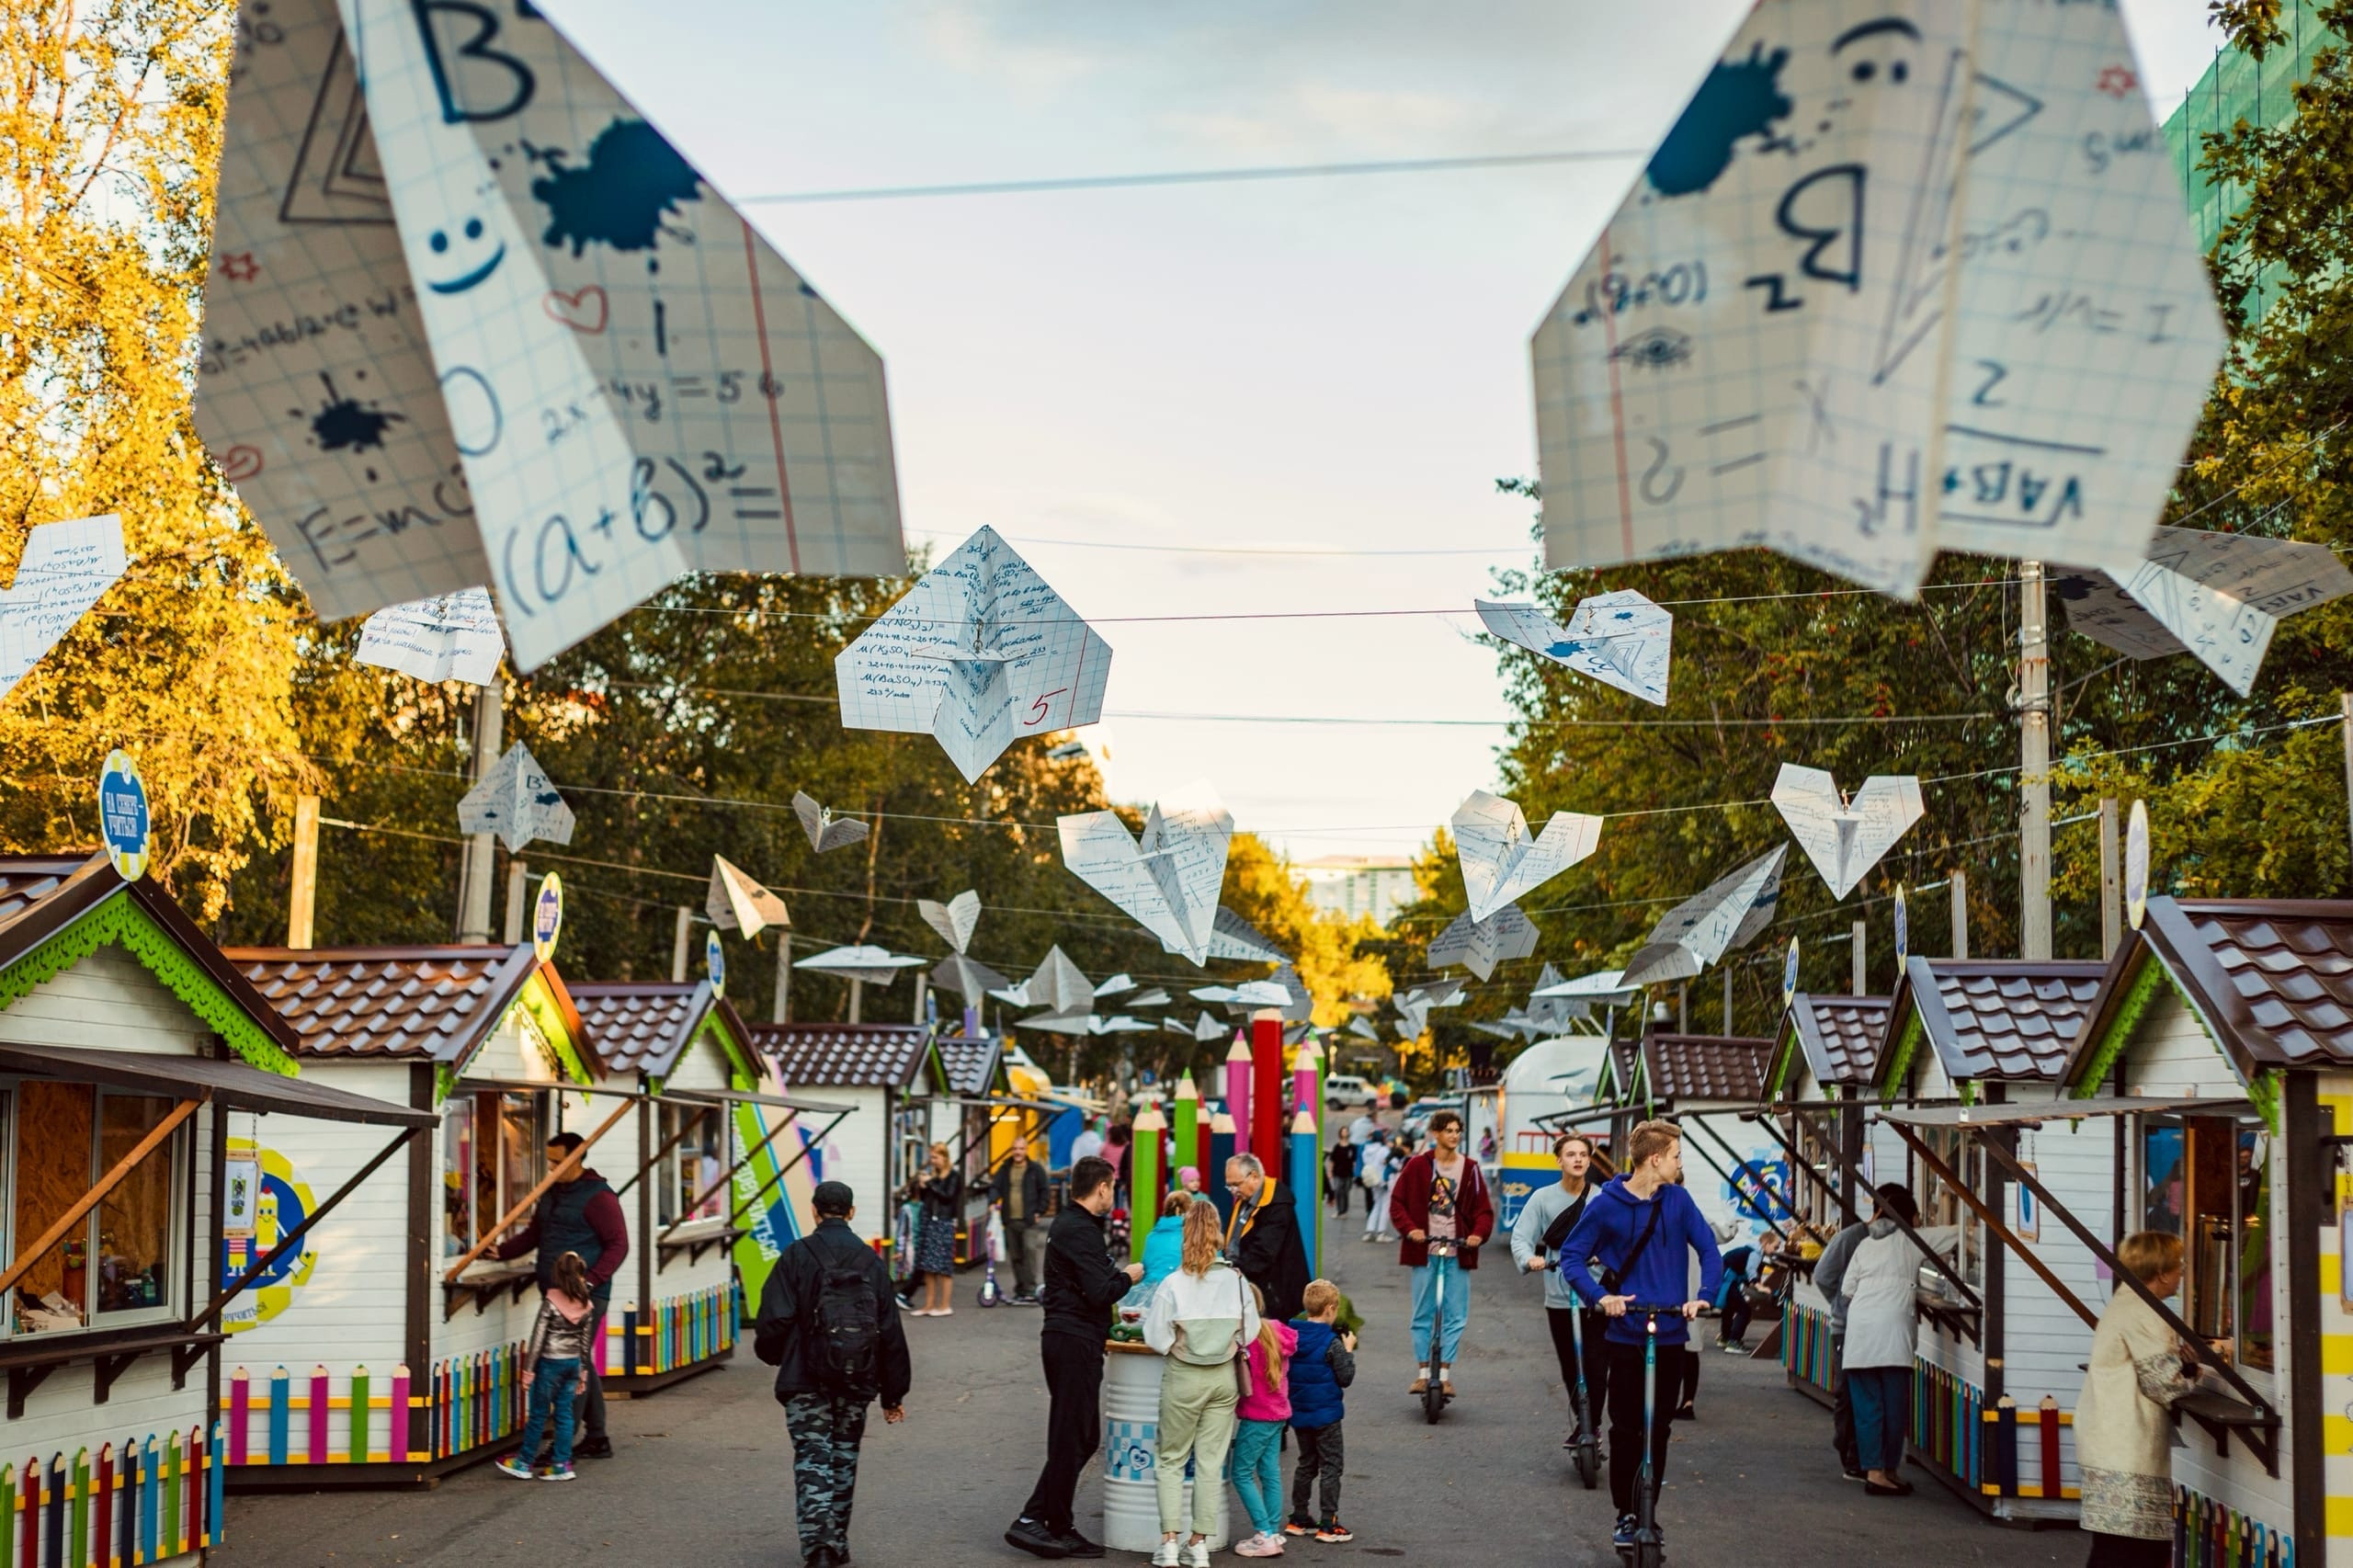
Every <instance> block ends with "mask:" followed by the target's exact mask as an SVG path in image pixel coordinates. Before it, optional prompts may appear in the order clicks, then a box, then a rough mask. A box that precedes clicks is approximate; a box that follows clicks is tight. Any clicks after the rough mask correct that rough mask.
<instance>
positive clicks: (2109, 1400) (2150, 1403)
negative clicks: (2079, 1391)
mask: <svg viewBox="0 0 2353 1568" xmlns="http://www.w3.org/2000/svg"><path fill="white" fill-rule="evenodd" d="M2116 1261H2117V1262H2119V1263H2120V1264H2122V1265H2123V1266H2124V1267H2127V1268H2129V1269H2131V1271H2132V1272H2133V1274H2134V1275H2135V1276H2136V1277H2138V1278H2140V1280H2141V1281H2142V1283H2143V1284H2145V1285H2147V1286H2148V1288H2149V1294H2151V1295H2152V1296H2154V1297H2156V1298H2157V1300H2159V1301H2164V1300H2165V1298H2166V1297H2167V1296H2170V1295H2172V1294H2173V1293H2174V1292H2175V1291H2176V1290H2179V1289H2180V1288H2181V1238H2180V1237H2179V1236H2177V1235H2171V1234H2168V1233H2165V1232H2164V1231H2135V1232H2133V1233H2131V1235H2129V1236H2127V1237H2125V1238H2124V1240H2123V1242H2122V1243H2121V1244H2119V1245H2118V1247H2117V1249H2116ZM2198 1378H2199V1369H2198V1367H2197V1365H2196V1364H2195V1363H2194V1362H2193V1363H2188V1364H2185V1362H2184V1359H2183V1357H2182V1347H2181V1344H2180V1342H2179V1341H2178V1340H2177V1339H2176V1338H2175V1337H2174V1332H2173V1330H2172V1329H2170V1328H2168V1327H2166V1326H2165V1320H2164V1319H2163V1318H2161V1317H2159V1316H2157V1314H2156V1313H2155V1312H2154V1311H2152V1310H2151V1309H2150V1307H2149V1303H2148V1302H2146V1301H2143V1300H2142V1299H2141V1298H2140V1296H2139V1294H2138V1293H2136V1292H2134V1291H2132V1290H2118V1291H2117V1292H2116V1294H2115V1295H2114V1296H2112V1297H2110V1298H2109V1303H2108V1310H2107V1311H2106V1312H2102V1313H2100V1314H2099V1327H2098V1329H2097V1330H2096V1331H2095V1332H2094V1333H2093V1335H2092V1357H2091V1368H2090V1370H2089V1372H2088V1373H2086V1376H2085V1378H2084V1392H2083V1397H2082V1398H2081V1399H2079V1400H2077V1401H2076V1402H2075V1462H2076V1463H2077V1464H2078V1465H2080V1466H2081V1467H2082V1468H2083V1474H2084V1491H2083V1528H2085V1529H2086V1531H2088V1532H2090V1534H2091V1538H2092V1551H2091V1560H2090V1564H2089V1568H2146V1565H2148V1564H2154V1565H2155V1568H2165V1564H2167V1563H2169V1562H2172V1561H2173V1460H2172V1457H2171V1455H2170V1454H2169V1453H2168V1452H2167V1451H2166V1450H2167V1449H2170V1448H2171V1447H2172V1442H2173V1429H2172V1423H2171V1421H2170V1420H2169V1419H2168V1418H2167V1415H2166V1407H2167V1406H2169V1405H2171V1404H2172V1403H2173V1402H2174V1401H2175V1400H2177V1399H2179V1398H2180V1397H2181V1396H2182V1395H2183V1394H2186V1393H2188V1392H2190V1391H2191V1390H2193V1389H2195V1388H2196V1387H2197V1386H2198Z"/></svg>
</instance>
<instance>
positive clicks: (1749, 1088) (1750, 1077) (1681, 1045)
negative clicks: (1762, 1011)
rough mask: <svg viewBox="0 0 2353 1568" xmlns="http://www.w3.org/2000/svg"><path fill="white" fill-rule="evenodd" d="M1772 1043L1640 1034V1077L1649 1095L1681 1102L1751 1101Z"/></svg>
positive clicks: (1731, 1037) (1762, 1083)
mask: <svg viewBox="0 0 2353 1568" xmlns="http://www.w3.org/2000/svg"><path fill="white" fill-rule="evenodd" d="M1772 1048H1773V1042H1772V1041H1771V1040H1750V1039H1746V1038H1745V1037H1741V1036H1737V1035H1717V1034H1653V1035H1645V1036H1643V1079H1644V1081H1645V1082H1646V1083H1647V1084H1648V1085H1650V1092H1651V1097H1652V1098H1653V1099H1656V1100H1672V1101H1676V1102H1677V1103H1685V1102H1688V1101H1693V1100H1730V1101H1734V1102H1736V1103H1738V1104H1741V1105H1754V1104H1756V1099H1757V1096H1758V1093H1759V1091H1761V1090H1762V1089H1763V1088H1764V1086H1765V1061H1766V1057H1767V1055H1768V1053H1769V1052H1770V1051H1771V1050H1772Z"/></svg>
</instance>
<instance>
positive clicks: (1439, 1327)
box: [1422, 1237, 1461, 1426]
mask: <svg viewBox="0 0 2353 1568" xmlns="http://www.w3.org/2000/svg"><path fill="white" fill-rule="evenodd" d="M1460 1246H1461V1244H1460V1243H1458V1242H1456V1241H1453V1240H1452V1239H1450V1238H1448V1237H1433V1238H1432V1239H1431V1241H1430V1244H1429V1260H1430V1267H1431V1270H1432V1272H1431V1275H1430V1345H1429V1349H1430V1375H1429V1381H1427V1382H1426V1383H1424V1384H1423V1385H1422V1419H1423V1420H1425V1421H1427V1422H1428V1423H1429V1424H1430V1425H1431V1426H1437V1425H1438V1413H1439V1412H1440V1411H1442V1410H1444V1409H1445V1408H1446V1406H1447V1403H1448V1402H1449V1401H1450V1400H1451V1399H1453V1398H1454V1396H1453V1395H1452V1394H1450V1393H1448V1392H1444V1391H1445V1385H1446V1370H1447V1369H1446V1364H1445V1363H1444V1362H1442V1361H1441V1360H1439V1359H1438V1351H1439V1350H1440V1349H1441V1348H1442V1347H1443V1346H1445V1344H1446V1277H1447V1275H1448V1274H1449V1272H1450V1270H1448V1269H1444V1268H1439V1267H1438V1259H1440V1258H1444V1257H1454V1256H1459V1248H1460Z"/></svg>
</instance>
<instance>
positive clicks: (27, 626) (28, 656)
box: [0, 512, 127, 698]
mask: <svg viewBox="0 0 2353 1568" xmlns="http://www.w3.org/2000/svg"><path fill="white" fill-rule="evenodd" d="M126 561H127V557H126V556H125V555H124V553H123V547H122V518H121V517H119V516H118V515H116V514H115V513H112V512H109V513H108V514H107V515H106V516H104V517H77V518H75V519H74V520H73V521H71V522H63V523H42V524H40V526H39V527H37V528H33V529H32V530H31V531H30V532H28V534H26V536H25V548H24V551H23V553H22V554H20V555H18V556H17V575H16V579H15V580H14V581H13V582H11V583H10V584H9V585H8V587H7V589H6V592H0V698H6V696H7V695H8V693H10V692H11V691H14V690H15V689H16V688H17V682H18V681H20V680H22V679H24V678H25V676H26V673H27V672H28V671H29V670H30V669H31V668H32V667H33V666H34V665H37V664H39V663H40V659H41V655H43V654H45V653H48V652H49V651H50V650H51V648H54V647H55V646H57V642H58V639H60V638H62V637H63V636H64V635H65V634H66V633H67V632H68V631H73V630H74V627H75V626H76V625H78V624H79V623H80V622H81V619H82V618H83V617H84V616H85V615H87V614H88V613H89V611H90V607H92V606H93V605H95V604H97V602H98V600H99V599H100V598H101V597H104V596H105V594H106V591H107V590H108V588H111V587H113V586H114V585H115V582H116V580H117V579H118V578H119V577H120V576H121V575H122V573H123V567H124V565H125V563H126Z"/></svg>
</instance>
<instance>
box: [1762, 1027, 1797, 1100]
mask: <svg viewBox="0 0 2353 1568" xmlns="http://www.w3.org/2000/svg"><path fill="white" fill-rule="evenodd" d="M1797 1044H1798V1031H1797V1028H1796V1026H1795V1025H1791V1026H1790V1028H1785V1029H1783V1030H1782V1031H1781V1038H1780V1040H1779V1042H1778V1043H1776V1044H1775V1046H1774V1047H1773V1064H1772V1066H1770V1067H1768V1068H1767V1069H1766V1072H1765V1097H1766V1098H1767V1099H1768V1100H1778V1099H1779V1098H1780V1097H1781V1091H1782V1090H1783V1089H1785V1088H1787V1087H1788V1086H1789V1082H1790V1064H1791V1063H1792V1062H1794V1061H1795V1059H1796V1057H1797Z"/></svg>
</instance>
